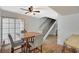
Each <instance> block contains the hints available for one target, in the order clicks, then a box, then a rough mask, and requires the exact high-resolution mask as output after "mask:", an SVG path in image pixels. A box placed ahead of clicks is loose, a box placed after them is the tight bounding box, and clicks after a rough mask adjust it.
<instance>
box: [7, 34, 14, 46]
mask: <svg viewBox="0 0 79 59" xmlns="http://www.w3.org/2000/svg"><path fill="white" fill-rule="evenodd" d="M8 37H9V39H10V42H11V46H12V47H13V46H14V42H13V38H12V36H11V34H8Z"/></svg>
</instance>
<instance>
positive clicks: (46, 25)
mask: <svg viewBox="0 0 79 59" xmlns="http://www.w3.org/2000/svg"><path fill="white" fill-rule="evenodd" d="M44 19H45V21H44V22H43V23H42V24H41V28H42V33H43V40H45V39H46V38H47V36H48V35H49V33H50V32H51V30H52V29H53V28H54V26H55V25H56V20H55V19H52V18H49V17H44V18H43V20H44Z"/></svg>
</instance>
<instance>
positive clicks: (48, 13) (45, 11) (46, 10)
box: [1, 6, 57, 19]
mask: <svg viewBox="0 0 79 59" xmlns="http://www.w3.org/2000/svg"><path fill="white" fill-rule="evenodd" d="M1 8H2V9H3V10H7V11H10V12H15V13H19V14H23V15H25V16H32V17H38V18H41V17H50V18H54V19H56V17H57V13H56V12H55V11H54V10H52V9H51V8H50V7H48V6H34V9H35V10H39V11H40V13H36V15H32V14H29V15H28V14H25V12H26V11H23V10H21V9H20V8H27V6H1Z"/></svg>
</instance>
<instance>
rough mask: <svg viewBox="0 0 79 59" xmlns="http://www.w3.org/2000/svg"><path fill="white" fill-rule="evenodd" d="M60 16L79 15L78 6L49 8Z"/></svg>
mask: <svg viewBox="0 0 79 59" xmlns="http://www.w3.org/2000/svg"><path fill="white" fill-rule="evenodd" d="M49 7H50V8H52V9H54V10H55V11H56V12H57V13H59V14H61V15H70V14H76V13H79V6H49Z"/></svg>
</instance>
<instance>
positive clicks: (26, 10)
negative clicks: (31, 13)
mask: <svg viewBox="0 0 79 59" xmlns="http://www.w3.org/2000/svg"><path fill="white" fill-rule="evenodd" d="M20 9H21V10H24V11H28V10H26V9H24V8H20Z"/></svg>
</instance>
